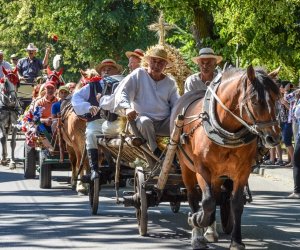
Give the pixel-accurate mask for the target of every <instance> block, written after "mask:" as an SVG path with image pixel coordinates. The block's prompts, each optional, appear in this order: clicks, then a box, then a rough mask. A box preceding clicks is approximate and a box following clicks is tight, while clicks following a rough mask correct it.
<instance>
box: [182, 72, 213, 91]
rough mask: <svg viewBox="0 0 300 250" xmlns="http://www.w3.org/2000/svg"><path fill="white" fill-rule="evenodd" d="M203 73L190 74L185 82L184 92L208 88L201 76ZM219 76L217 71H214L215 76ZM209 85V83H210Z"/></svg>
mask: <svg viewBox="0 0 300 250" xmlns="http://www.w3.org/2000/svg"><path fill="white" fill-rule="evenodd" d="M200 75H201V73H200V72H198V73H196V74H193V75H190V76H189V77H188V78H187V79H186V80H185V83H184V93H186V92H189V91H193V90H194V91H195V90H207V85H206V84H205V83H204V82H203V81H202V80H201V78H200ZM216 76H217V72H214V76H213V78H215V77H216ZM208 85H209V84H208Z"/></svg>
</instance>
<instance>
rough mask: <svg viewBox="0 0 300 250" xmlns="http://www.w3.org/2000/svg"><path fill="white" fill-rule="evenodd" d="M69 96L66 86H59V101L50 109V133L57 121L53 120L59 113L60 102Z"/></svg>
mask: <svg viewBox="0 0 300 250" xmlns="http://www.w3.org/2000/svg"><path fill="white" fill-rule="evenodd" d="M69 94H70V91H69V88H68V87H67V86H60V87H59V89H58V98H59V101H57V102H55V103H53V104H52V108H51V116H52V120H53V121H52V125H51V127H52V132H54V131H55V130H56V125H57V120H56V119H55V118H57V117H58V114H59V113H60V106H61V103H62V101H63V100H64V99H65V98H66V97H67V96H68V95H69Z"/></svg>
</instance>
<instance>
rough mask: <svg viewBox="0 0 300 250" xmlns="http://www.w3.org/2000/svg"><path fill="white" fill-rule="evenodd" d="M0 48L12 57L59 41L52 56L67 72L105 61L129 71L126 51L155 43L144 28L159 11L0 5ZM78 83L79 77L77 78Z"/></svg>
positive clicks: (119, 5) (98, 5) (75, 4)
mask: <svg viewBox="0 0 300 250" xmlns="http://www.w3.org/2000/svg"><path fill="white" fill-rule="evenodd" d="M0 3H1V6H2V7H3V8H2V9H3V12H1V13H0V17H1V21H0V30H1V37H2V38H3V39H2V40H1V43H0V46H1V47H2V48H3V49H5V50H6V51H7V52H9V53H16V52H17V53H18V55H23V54H24V53H23V52H24V51H23V49H21V48H25V47H26V46H27V44H28V43H29V42H35V43H36V45H37V46H38V47H39V48H41V53H40V54H39V56H40V57H42V56H43V51H44V48H45V46H46V45H47V44H49V43H51V36H52V35H53V34H57V36H58V38H59V40H58V43H56V44H55V45H54V51H53V53H52V55H54V53H61V54H62V55H63V58H64V68H65V69H66V70H67V71H68V72H69V74H70V76H69V77H68V76H66V74H64V77H65V78H71V76H72V73H75V72H78V70H79V68H87V67H93V66H94V65H95V64H97V63H99V62H100V61H102V60H103V59H105V58H113V59H115V60H117V61H118V62H119V63H123V64H124V65H127V59H126V57H125V54H124V53H125V51H126V50H133V49H135V48H142V49H145V48H146V47H147V46H149V45H151V44H154V43H155V42H156V38H155V36H154V34H153V33H151V32H149V31H148V30H147V29H146V28H145V27H146V26H147V25H148V24H149V23H151V22H153V21H154V20H156V17H157V13H158V12H157V11H156V10H155V9H153V8H150V6H149V5H148V4H142V3H140V4H134V3H133V2H132V1H130V0H122V1H115V0H106V1H102V0H94V1H90V0H84V1H64V0H56V1H49V0H30V1H25V0H21V1H5V0H0ZM76 75H77V76H76V78H78V77H79V74H76Z"/></svg>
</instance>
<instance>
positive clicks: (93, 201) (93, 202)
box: [89, 178, 100, 215]
mask: <svg viewBox="0 0 300 250" xmlns="http://www.w3.org/2000/svg"><path fill="white" fill-rule="evenodd" d="M99 192H100V180H99V178H96V179H95V180H94V181H91V183H90V185H89V201H90V207H91V212H92V215H96V214H97V211H98V205H99Z"/></svg>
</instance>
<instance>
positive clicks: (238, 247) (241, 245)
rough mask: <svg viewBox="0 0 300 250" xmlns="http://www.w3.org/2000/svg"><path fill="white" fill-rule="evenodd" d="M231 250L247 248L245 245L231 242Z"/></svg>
mask: <svg viewBox="0 0 300 250" xmlns="http://www.w3.org/2000/svg"><path fill="white" fill-rule="evenodd" d="M229 249H230V250H245V249H246V247H245V244H244V243H237V242H235V241H233V242H231V244H230V247H229Z"/></svg>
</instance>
